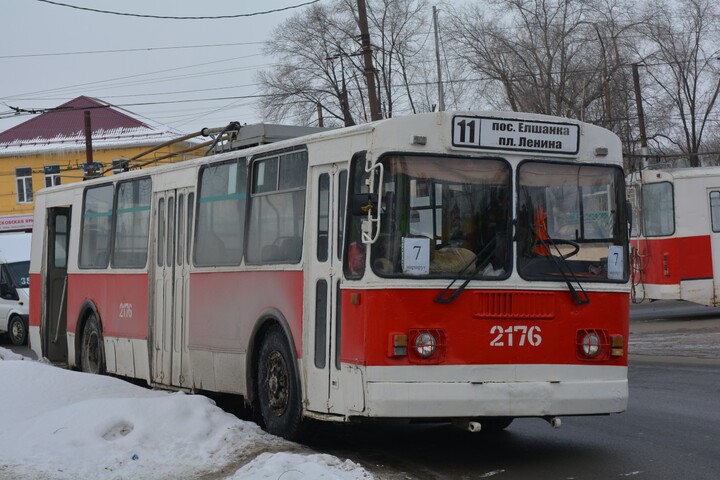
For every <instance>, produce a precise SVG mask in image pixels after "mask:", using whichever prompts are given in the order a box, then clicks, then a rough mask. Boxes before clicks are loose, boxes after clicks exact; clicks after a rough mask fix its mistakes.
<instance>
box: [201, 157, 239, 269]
mask: <svg viewBox="0 0 720 480" xmlns="http://www.w3.org/2000/svg"><path fill="white" fill-rule="evenodd" d="M246 201H247V168H246V167H245V159H239V160H233V161H232V162H227V163H221V164H215V165H209V166H207V167H203V168H202V170H200V191H199V192H198V212H197V219H196V221H195V242H194V243H195V245H194V246H193V248H194V251H195V254H194V259H195V265H198V266H214V265H239V264H240V262H241V260H242V256H243V245H244V234H245V229H244V227H245V204H246Z"/></svg>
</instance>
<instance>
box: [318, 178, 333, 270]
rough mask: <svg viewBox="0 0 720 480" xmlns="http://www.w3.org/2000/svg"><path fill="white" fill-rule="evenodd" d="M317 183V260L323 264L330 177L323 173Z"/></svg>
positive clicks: (328, 213)
mask: <svg viewBox="0 0 720 480" xmlns="http://www.w3.org/2000/svg"><path fill="white" fill-rule="evenodd" d="M318 183H319V184H318V225H317V259H318V261H320V262H325V261H327V259H328V248H329V246H330V242H329V238H330V222H329V220H330V175H329V174H327V173H323V174H322V175H320V178H319V182H318Z"/></svg>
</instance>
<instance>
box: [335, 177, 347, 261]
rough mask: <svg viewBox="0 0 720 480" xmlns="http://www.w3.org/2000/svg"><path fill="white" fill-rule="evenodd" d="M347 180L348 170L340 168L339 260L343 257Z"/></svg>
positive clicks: (338, 211)
mask: <svg viewBox="0 0 720 480" xmlns="http://www.w3.org/2000/svg"><path fill="white" fill-rule="evenodd" d="M347 181H348V171H347V170H340V178H339V190H340V191H339V192H338V209H337V229H338V234H337V245H336V246H335V251H336V252H337V258H338V260H340V259H342V247H343V234H344V232H345V205H346V201H347V198H346V197H347Z"/></svg>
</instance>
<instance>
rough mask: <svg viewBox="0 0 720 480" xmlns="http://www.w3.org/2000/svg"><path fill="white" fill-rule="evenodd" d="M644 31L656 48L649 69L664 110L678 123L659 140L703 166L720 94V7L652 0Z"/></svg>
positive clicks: (704, 1) (705, 1) (706, 0)
mask: <svg viewBox="0 0 720 480" xmlns="http://www.w3.org/2000/svg"><path fill="white" fill-rule="evenodd" d="M647 8H648V11H647V15H646V17H647V19H648V20H647V21H646V22H645V24H644V25H643V30H642V31H643V34H644V36H645V38H646V39H647V42H648V47H649V49H650V52H649V53H648V54H647V55H646V56H645V59H644V61H645V65H646V72H647V73H648V74H649V75H650V76H651V77H652V78H653V79H654V80H655V83H656V86H657V88H658V90H659V92H660V93H661V94H662V95H663V98H662V102H661V103H660V104H659V105H658V107H659V108H658V109H659V110H660V111H655V112H653V115H654V116H657V115H658V114H661V113H663V109H664V110H666V111H669V110H671V111H672V118H671V119H669V120H670V121H669V122H668V123H669V124H670V125H673V126H672V127H670V128H668V129H667V130H666V131H664V132H657V133H656V138H659V139H660V141H661V142H662V140H664V141H666V142H668V143H670V144H671V145H673V146H675V147H676V148H679V149H680V150H681V151H682V152H684V153H687V154H688V158H689V161H690V165H691V166H694V167H696V166H700V164H701V162H700V156H699V155H698V153H700V152H701V151H702V149H703V137H704V135H705V134H706V133H707V131H708V129H709V128H710V126H711V125H710V123H709V122H710V120H711V118H710V115H711V113H712V112H713V111H714V110H715V109H716V108H717V100H718V94H719V93H720V35H719V32H718V21H719V20H720V10H719V7H718V4H717V3H716V2H714V1H712V0H677V1H676V2H673V3H669V2H667V1H665V0H650V2H649V4H648V6H647Z"/></svg>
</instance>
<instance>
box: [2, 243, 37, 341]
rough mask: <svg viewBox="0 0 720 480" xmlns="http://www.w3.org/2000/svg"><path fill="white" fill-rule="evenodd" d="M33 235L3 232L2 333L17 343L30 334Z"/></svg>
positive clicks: (25, 339) (24, 339)
mask: <svg viewBox="0 0 720 480" xmlns="http://www.w3.org/2000/svg"><path fill="white" fill-rule="evenodd" d="M31 237H32V235H31V234H29V233H3V234H0V333H7V334H8V337H10V341H11V342H12V343H13V344H14V345H23V344H24V343H26V342H27V337H28V317H29V315H28V309H29V307H30V301H29V300H30V297H29V293H30V274H29V271H30V239H31Z"/></svg>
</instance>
